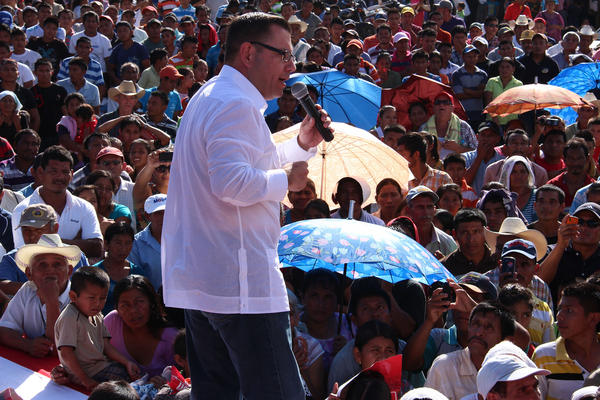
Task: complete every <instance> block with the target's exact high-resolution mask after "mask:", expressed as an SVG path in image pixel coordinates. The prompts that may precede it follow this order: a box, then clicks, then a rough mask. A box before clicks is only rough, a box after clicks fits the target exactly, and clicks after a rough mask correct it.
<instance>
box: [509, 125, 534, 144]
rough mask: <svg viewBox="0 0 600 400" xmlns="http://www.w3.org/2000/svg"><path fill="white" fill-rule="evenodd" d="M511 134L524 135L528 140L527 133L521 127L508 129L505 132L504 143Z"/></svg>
mask: <svg viewBox="0 0 600 400" xmlns="http://www.w3.org/2000/svg"><path fill="white" fill-rule="evenodd" d="M512 135H521V136H526V137H527V140H529V135H527V132H525V131H524V130H523V129H520V128H517V129H511V130H510V131H508V132H506V143H508V140H509V138H510V137H511V136H512Z"/></svg>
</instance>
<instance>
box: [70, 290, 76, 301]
mask: <svg viewBox="0 0 600 400" xmlns="http://www.w3.org/2000/svg"><path fill="white" fill-rule="evenodd" d="M69 300H71V302H72V303H73V302H75V300H77V293H75V292H74V291H73V290H69Z"/></svg>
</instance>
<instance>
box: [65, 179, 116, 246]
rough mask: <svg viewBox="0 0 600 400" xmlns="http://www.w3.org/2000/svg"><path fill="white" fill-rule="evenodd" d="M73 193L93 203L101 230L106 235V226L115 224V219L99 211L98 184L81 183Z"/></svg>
mask: <svg viewBox="0 0 600 400" xmlns="http://www.w3.org/2000/svg"><path fill="white" fill-rule="evenodd" d="M73 195H75V196H77V197H81V198H82V199H84V200H87V201H89V202H90V203H91V205H93V206H94V210H96V216H97V217H98V222H99V223H100V230H101V231H102V235H103V236H104V234H105V232H106V228H108V227H109V226H111V225H112V224H114V223H115V220H113V219H108V218H106V217H105V216H104V215H102V214H100V213H99V212H98V191H97V189H96V186H94V185H81V186H79V187H78V188H76V189H75V190H73Z"/></svg>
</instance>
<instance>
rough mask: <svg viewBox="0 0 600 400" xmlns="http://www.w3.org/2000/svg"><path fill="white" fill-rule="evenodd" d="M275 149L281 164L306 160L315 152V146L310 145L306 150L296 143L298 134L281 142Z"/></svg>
mask: <svg viewBox="0 0 600 400" xmlns="http://www.w3.org/2000/svg"><path fill="white" fill-rule="evenodd" d="M277 150H278V153H279V158H280V160H281V164H282V165H285V164H287V163H291V162H294V161H308V160H309V159H310V158H312V156H314V155H315V154H317V148H316V147H311V148H310V149H308V151H306V150H304V149H303V148H302V147H300V145H299V144H298V136H294V137H293V138H291V139H290V140H288V141H286V142H283V143H281V144H280V145H279V146H278V148H277Z"/></svg>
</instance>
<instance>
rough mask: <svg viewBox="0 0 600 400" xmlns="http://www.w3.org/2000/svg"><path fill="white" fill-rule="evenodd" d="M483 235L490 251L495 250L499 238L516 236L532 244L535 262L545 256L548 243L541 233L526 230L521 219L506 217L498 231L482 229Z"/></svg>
mask: <svg viewBox="0 0 600 400" xmlns="http://www.w3.org/2000/svg"><path fill="white" fill-rule="evenodd" d="M483 235H484V236H485V241H486V242H487V244H488V246H490V249H492V251H493V250H494V249H495V248H496V241H497V239H498V237H499V236H517V237H520V238H521V239H525V240H529V241H530V242H533V244H534V246H535V250H536V253H537V260H538V261H539V260H541V259H542V258H543V257H544V256H545V255H546V249H547V247H548V242H547V241H546V237H545V236H544V235H543V234H542V232H540V231H537V230H535V229H527V226H525V223H524V222H523V220H521V218H517V217H507V218H505V219H504V221H503V222H502V225H501V226H500V231H498V232H492V231H490V230H489V229H488V228H484V231H483Z"/></svg>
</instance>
